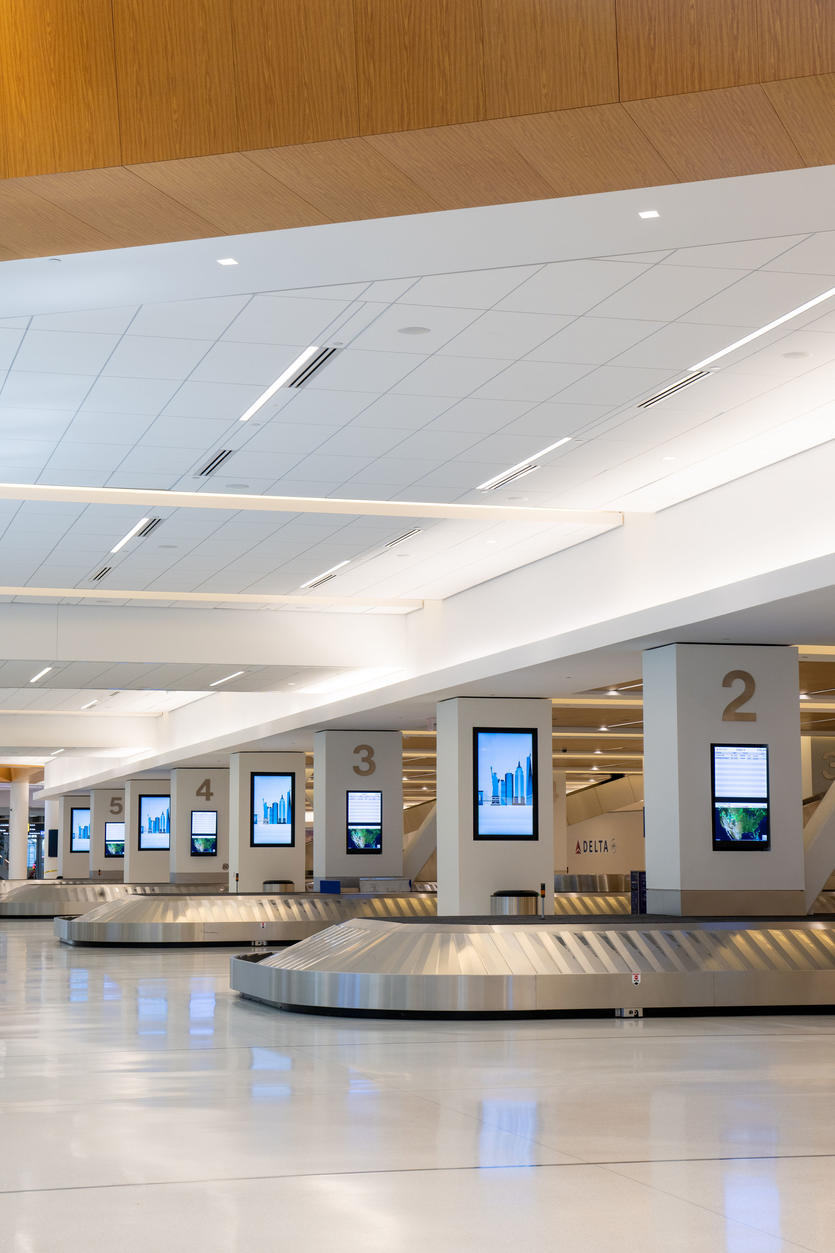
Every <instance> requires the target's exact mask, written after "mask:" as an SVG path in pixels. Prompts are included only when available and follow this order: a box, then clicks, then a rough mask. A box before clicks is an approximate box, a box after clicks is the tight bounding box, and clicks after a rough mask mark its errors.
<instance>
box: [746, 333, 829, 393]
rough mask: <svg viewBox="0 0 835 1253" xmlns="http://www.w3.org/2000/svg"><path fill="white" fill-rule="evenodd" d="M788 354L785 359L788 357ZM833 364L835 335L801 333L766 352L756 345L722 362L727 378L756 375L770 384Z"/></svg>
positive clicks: (790, 336)
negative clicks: (737, 375) (739, 375)
mask: <svg viewBox="0 0 835 1253" xmlns="http://www.w3.org/2000/svg"><path fill="white" fill-rule="evenodd" d="M787 354H788V355H787ZM833 360H835V335H825V334H820V333H816V332H814V331H808V330H802V331H795V332H794V333H789V334H788V335H785V336H784V337H783V338H782V339H781V340H780V342H779V343H777V344H770V345H769V346H768V347H766V348H762V347H759V346H758V343H757V342H756V341H755V342H754V343H753V344H750V345H749V346H748V348H747V349H743V350H741V351H740V353H739V354H736V353H734V354H732V356H731V357H729V358H728V359H727V361H728V362H730V364H727V362H723V363H722V364H723V371H724V373H726V374H729V375H734V374H755V375H757V376H758V377H760V378H762V377H766V378H768V380H769V382H770V383H781V382H787V381H788V380H789V379H793V378H797V377H798V376H799V375H802V374H807V373H808V372H809V371H811V370H817V369H819V368H820V367H821V366H825V365H827V364H828V363H830V362H832V361H833Z"/></svg>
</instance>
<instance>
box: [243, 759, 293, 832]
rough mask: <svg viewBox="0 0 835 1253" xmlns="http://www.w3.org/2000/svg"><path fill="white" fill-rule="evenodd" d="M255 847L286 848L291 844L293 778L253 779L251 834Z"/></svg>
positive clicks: (261, 776)
mask: <svg viewBox="0 0 835 1253" xmlns="http://www.w3.org/2000/svg"><path fill="white" fill-rule="evenodd" d="M250 842H251V843H252V844H254V845H271V846H274V847H275V846H278V847H286V848H289V847H291V846H292V844H293V776H292V774H253V775H252V832H251V836H250Z"/></svg>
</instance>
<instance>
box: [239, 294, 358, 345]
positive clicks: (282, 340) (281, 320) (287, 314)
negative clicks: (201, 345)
mask: <svg viewBox="0 0 835 1253" xmlns="http://www.w3.org/2000/svg"><path fill="white" fill-rule="evenodd" d="M350 303H351V302H350V301H349V300H323V299H315V300H310V299H305V298H304V297H301V296H295V297H292V298H288V297H286V296H253V298H252V300H251V301H250V302H249V304H248V305H247V306H246V308H245V309H244V310H243V311H242V312H241V313H240V314H239V315H238V317H237V318H235V321H234V322H233V323H232V325H231V326H230V327H229V329H228V330H227V331H226V332H225V333H224V336H223V338H224V339H227V340H233V341H235V342H245V343H249V344H276V345H280V344H300V345H301V346H302V347H303V348H305V347H307V345H308V344H315V343H318V342H319V340H320V339H326V338H327V337H328V333H329V332H330V330H331V329H332V327H333V326H334V324H335V323H336V322H337V321H338V320H339V319H340V318H341V317H342V316H343V315H344V313H345V311H346V310H347V309H348V308H349V307H350Z"/></svg>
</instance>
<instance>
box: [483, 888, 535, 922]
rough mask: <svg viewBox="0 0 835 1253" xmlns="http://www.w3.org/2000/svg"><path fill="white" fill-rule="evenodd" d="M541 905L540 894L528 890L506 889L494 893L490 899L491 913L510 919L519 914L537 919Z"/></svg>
mask: <svg viewBox="0 0 835 1253" xmlns="http://www.w3.org/2000/svg"><path fill="white" fill-rule="evenodd" d="M538 904H539V893H538V892H532V891H529V890H528V889H527V888H514V889H505V890H503V891H501V892H494V893H493V895H492V896H491V898H490V913H491V914H494V915H497V916H503V917H510V916H511V915H514V914H516V915H518V914H531V915H533V916H534V917H536V914H537V909H538Z"/></svg>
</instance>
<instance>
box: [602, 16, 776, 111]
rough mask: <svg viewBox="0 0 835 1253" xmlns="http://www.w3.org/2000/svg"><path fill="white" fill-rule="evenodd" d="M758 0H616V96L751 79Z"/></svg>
mask: <svg viewBox="0 0 835 1253" xmlns="http://www.w3.org/2000/svg"><path fill="white" fill-rule="evenodd" d="M757 3H758V0H697V2H696V3H693V0H690V2H689V3H688V2H686V0H617V17H618V58H619V68H620V98H621V100H643V99H646V98H648V97H654V96H672V95H675V94H676V93H680V92H692V91H710V90H711V89H713V88H716V87H735V86H738V85H740V84H743V83H751V82H755V81H756V80H757V78H758V73H759V64H758V62H759V58H758V51H757V36H758V28H757Z"/></svg>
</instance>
